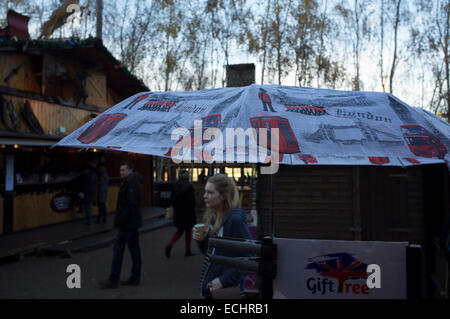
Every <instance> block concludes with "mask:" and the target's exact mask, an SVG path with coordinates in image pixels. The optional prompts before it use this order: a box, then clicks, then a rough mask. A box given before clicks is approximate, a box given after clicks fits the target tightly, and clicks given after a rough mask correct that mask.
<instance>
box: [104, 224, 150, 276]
mask: <svg viewBox="0 0 450 319" xmlns="http://www.w3.org/2000/svg"><path fill="white" fill-rule="evenodd" d="M127 244H128V248H129V249H130V253H131V260H132V262H133V266H132V268H131V277H130V278H129V279H130V281H132V282H135V283H139V280H140V278H141V264H142V259H141V249H140V247H139V231H138V230H137V229H133V230H126V229H121V228H119V229H118V231H117V238H116V242H115V243H114V256H113V262H112V269H111V275H110V276H109V280H110V281H111V282H112V283H119V280H120V272H121V270H122V261H123V254H124V251H125V246H126V245H127Z"/></svg>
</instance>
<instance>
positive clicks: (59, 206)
mask: <svg viewBox="0 0 450 319" xmlns="http://www.w3.org/2000/svg"><path fill="white" fill-rule="evenodd" d="M50 206H51V208H52V210H53V211H54V212H56V213H65V212H67V211H69V210H70V209H71V208H72V206H73V200H72V197H71V196H70V194H68V193H65V192H60V193H58V194H56V195H55V196H53V198H52V200H51V202H50Z"/></svg>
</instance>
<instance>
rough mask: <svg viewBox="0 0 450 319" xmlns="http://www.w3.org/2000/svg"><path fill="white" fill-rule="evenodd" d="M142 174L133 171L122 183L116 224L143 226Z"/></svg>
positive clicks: (118, 225)
mask: <svg viewBox="0 0 450 319" xmlns="http://www.w3.org/2000/svg"><path fill="white" fill-rule="evenodd" d="M141 198H142V176H141V175H140V174H139V173H131V174H130V175H128V176H127V177H126V178H125V179H124V181H123V182H122V184H121V185H120V189H119V194H118V196H117V209H116V217H115V220H114V226H115V227H118V228H121V229H125V230H134V229H137V228H139V227H141V226H142V215H141Z"/></svg>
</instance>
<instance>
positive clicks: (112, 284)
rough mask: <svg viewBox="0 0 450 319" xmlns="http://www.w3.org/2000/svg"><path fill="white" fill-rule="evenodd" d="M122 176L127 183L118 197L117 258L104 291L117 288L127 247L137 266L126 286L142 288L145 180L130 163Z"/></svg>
mask: <svg viewBox="0 0 450 319" xmlns="http://www.w3.org/2000/svg"><path fill="white" fill-rule="evenodd" d="M120 177H122V178H123V179H124V180H123V182H122V184H121V185H120V189H119V194H118V198H117V210H116V216H115V220H114V226H115V227H117V228H118V231H117V238H116V241H115V243H114V255H113V261H112V267H111V275H110V276H109V279H107V280H105V281H102V282H100V285H101V286H102V288H117V287H118V286H119V280H120V272H121V269H122V260H123V254H124V250H125V246H126V245H127V244H128V248H129V249H130V253H131V259H132V262H133V266H132V269H131V277H130V278H129V279H128V280H127V281H124V282H122V284H123V285H133V286H137V285H139V281H140V276H141V264H142V259H141V250H140V247H139V230H138V229H139V228H140V227H141V226H142V215H141V198H142V177H141V175H140V174H139V173H134V172H133V170H132V167H131V165H130V164H129V163H122V164H121V165H120Z"/></svg>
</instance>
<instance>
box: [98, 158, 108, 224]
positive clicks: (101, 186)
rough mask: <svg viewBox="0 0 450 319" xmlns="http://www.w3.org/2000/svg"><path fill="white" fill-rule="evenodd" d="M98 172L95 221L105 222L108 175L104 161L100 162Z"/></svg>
mask: <svg viewBox="0 0 450 319" xmlns="http://www.w3.org/2000/svg"><path fill="white" fill-rule="evenodd" d="M97 174H98V194H97V195H98V196H97V205H98V216H97V223H100V222H102V223H106V199H107V198H108V184H109V176H108V171H107V170H106V166H105V164H104V163H100V165H99V166H98V169H97Z"/></svg>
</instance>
